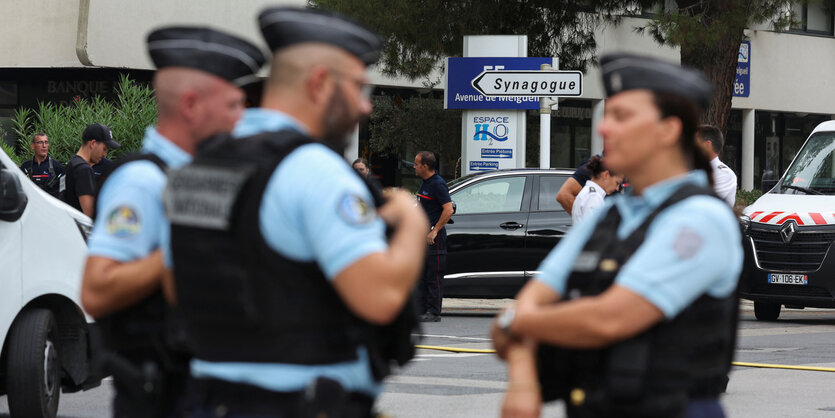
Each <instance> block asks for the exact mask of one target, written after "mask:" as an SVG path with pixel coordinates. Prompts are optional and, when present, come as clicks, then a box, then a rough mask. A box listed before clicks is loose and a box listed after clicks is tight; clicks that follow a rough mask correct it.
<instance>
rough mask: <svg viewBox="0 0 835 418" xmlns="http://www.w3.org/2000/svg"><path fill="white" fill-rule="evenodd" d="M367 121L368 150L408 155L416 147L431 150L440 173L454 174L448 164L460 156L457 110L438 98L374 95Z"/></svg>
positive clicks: (459, 125)
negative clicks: (438, 164)
mask: <svg viewBox="0 0 835 418" xmlns="http://www.w3.org/2000/svg"><path fill="white" fill-rule="evenodd" d="M371 122H372V123H371V124H370V134H371V140H370V141H369V148H370V149H371V151H372V152H374V153H378V154H382V155H388V154H396V155H402V156H403V158H411V157H414V156H415V154H416V153H417V152H418V151H422V150H429V151H433V152H435V153H436V154H437V155H438V157H439V158H440V164H441V169H443V170H445V172H444V174H453V175H454V174H458V173H453V172H452V171H453V170H452V168H454V167H457V166H458V164H457V163H458V158H459V157H460V156H461V111H458V110H444V104H443V100H442V99H436V98H433V97H431V96H414V97H409V98H406V99H404V98H402V97H400V96H389V95H381V96H376V97H374V112H373V113H372V114H371Z"/></svg>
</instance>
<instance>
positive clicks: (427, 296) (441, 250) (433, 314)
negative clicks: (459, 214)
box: [415, 151, 453, 322]
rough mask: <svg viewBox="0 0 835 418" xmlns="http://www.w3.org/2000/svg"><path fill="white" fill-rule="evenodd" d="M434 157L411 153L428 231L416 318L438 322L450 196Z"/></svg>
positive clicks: (450, 210) (439, 318)
mask: <svg viewBox="0 0 835 418" xmlns="http://www.w3.org/2000/svg"><path fill="white" fill-rule="evenodd" d="M437 170H438V160H437V159H436V158H435V154H433V153H431V152H429V151H421V152H419V153H418V154H417V155H416V156H415V175H417V176H418V177H420V178H421V180H423V181H422V182H421V183H420V188H419V189H418V192H417V197H418V201H419V202H420V206H421V207H422V208H423V211H424V212H426V216H427V217H428V218H429V225H430V228H431V229H430V231H429V234H427V235H426V245H427V248H426V262H425V263H424V266H423V276H421V279H420V282H419V283H418V295H419V297H420V307H421V308H423V310H422V312H423V315H421V317H420V320H421V321H423V322H439V321H440V320H441V301H442V299H443V297H444V295H443V284H442V283H441V281H442V280H443V278H444V272H445V271H446V229H445V228H444V227H445V226H446V224H447V222H449V218H450V217H451V216H452V212H453V210H452V198H450V197H449V187H447V184H446V181H444V179H443V178H441V176H440V175H438V173H437Z"/></svg>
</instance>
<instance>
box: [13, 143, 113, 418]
mask: <svg viewBox="0 0 835 418" xmlns="http://www.w3.org/2000/svg"><path fill="white" fill-rule="evenodd" d="M91 226H92V224H91V221H90V218H88V217H87V216H85V215H84V214H82V213H81V212H79V211H77V210H75V209H73V208H71V207H70V206H68V205H66V204H65V203H63V202H61V201H59V200H58V199H55V198H53V197H52V196H50V195H48V194H47V193H46V192H44V191H43V190H41V189H40V188H39V187H38V186H36V185H35V184H34V183H33V182H31V181H30V180H29V179H28V178H26V176H25V175H24V174H23V173H22V172H21V171H20V169H18V168H17V167H16V166H15V165H14V163H13V162H12V160H11V159H10V158H9V157H8V156H7V155H6V154H5V153H4V152H0V266H2V270H0V341H2V344H3V345H2V352H0V395H4V394H5V395H8V402H9V411H10V412H11V416H12V417H48V418H51V417H54V416H55V415H56V413H57V411H58V401H59V397H60V394H61V391H62V390H63V391H64V392H74V391H78V390H82V389H88V388H91V387H94V386H98V384H99V383H100V381H101V379H100V377H97V376H96V373H94V372H93V368H92V360H91V357H92V355H93V354H92V353H93V350H92V349H91V346H90V343H89V341H90V340H89V333H88V324H87V321H88V319H89V318H87V317H86V315H85V314H84V312H83V311H82V310H81V307H80V304H79V300H78V299H79V295H80V288H81V274H82V269H83V267H84V260H85V258H86V254H87V245H86V243H85V240H86V234H87V233H88V232H89V230H90V228H91Z"/></svg>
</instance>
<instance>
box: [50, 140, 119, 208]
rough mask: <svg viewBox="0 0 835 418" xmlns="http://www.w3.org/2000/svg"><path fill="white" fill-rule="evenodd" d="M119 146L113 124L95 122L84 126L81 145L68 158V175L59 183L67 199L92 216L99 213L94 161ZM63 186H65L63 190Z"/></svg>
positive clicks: (69, 202) (96, 161) (62, 193)
mask: <svg viewBox="0 0 835 418" xmlns="http://www.w3.org/2000/svg"><path fill="white" fill-rule="evenodd" d="M116 148H119V143H118V142H116V141H114V140H113V134H112V133H111V132H110V128H109V127H107V126H106V125H102V124H100V123H93V124H90V125H87V127H86V128H84V132H83V133H82V134H81V148H79V149H78V152H77V153H76V154H75V155H73V156H72V158H70V161H69V162H67V167H66V169H65V170H64V179H63V182H62V184H61V185H60V186H59V190H60V193H61V197H62V199H63V200H64V202H65V203H66V204H68V205H70V206H72V207H74V208H76V209H78V210H80V211H81V212H84V214H85V215H87V216H89V217H91V218H92V217H94V216H95V213H96V207H95V202H96V199H95V198H96V194H97V193H98V190H96V175H95V173H94V172H93V164H97V163H98V162H99V161H101V159H102V158H104V157H106V156H107V151H108V150H110V149H116ZM62 188H63V190H61V189H62Z"/></svg>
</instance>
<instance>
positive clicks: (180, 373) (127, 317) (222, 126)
mask: <svg viewBox="0 0 835 418" xmlns="http://www.w3.org/2000/svg"><path fill="white" fill-rule="evenodd" d="M148 53H149V55H150V57H151V60H152V61H153V63H154V65H155V66H156V67H157V68H158V69H159V71H157V72H156V74H155V76H154V89H155V91H156V99H157V103H158V104H159V106H158V111H159V119H158V125H157V126H156V127H149V128H147V129H146V131H145V137H144V138H143V140H142V150H141V154H139V155H134V156H126V157H123V158H121V159H120V160H119V161H118V162H117V163H118V166H117V167H116V168H115V170H114V171H113V173H112V174H111V175H110V177H109V178H108V179H107V180H106V181H105V182H104V185H103V187H102V190H101V193H100V194H99V197H98V217H97V219H96V222H95V227H94V229H93V233H92V235H91V236H90V239H89V250H90V258H89V259H88V261H87V266H88V267H89V268H88V269H87V270H86V271H85V275H84V282H83V285H82V294H83V295H85V297H82V299H83V303H84V308H85V310H86V311H87V312H88V313H89V314H90V315H91V316H93V317H95V318H96V322H97V323H98V324H100V325H101V327H102V329H103V334H104V340H105V341H106V342H107V344H106V349H107V350H108V354H109V356H108V358H109V359H113V363H112V364H118V365H119V366H118V367H113V369H114V370H113V373H112V374H113V381H114V388H115V390H116V396H115V399H114V401H113V411H114V412H113V416H118V417H128V418H130V417H167V416H175V415H177V416H178V415H179V414H176V413H175V412H174V408H175V406H176V405H178V404H180V403H181V398H182V394H183V392H184V390H185V378H186V376H187V374H188V373H187V370H188V356H187V355H186V354H184V353H182V352H180V351H179V350H178V349H177V348H178V347H172V346H171V345H169V341H162V337H161V336H162V335H164V334H165V332H163V326H164V324H165V320H164V318H165V317H168V310H167V309H168V308H167V304H166V303H165V301H164V300H163V297H162V294H161V291H160V289H161V278H160V276H161V274H159V273H155V272H158V271H161V270H162V265H160V264H161V261H160V258H161V257H160V251H159V250H160V248H161V247H162V241H163V237H165V236H166V234H167V231H168V220H167V218H166V215H165V213H164V211H163V207H162V192H163V189H164V187H165V184H166V181H167V180H166V173H165V169H166V168H171V169H174V168H178V167H181V166H183V165H185V164H187V163H188V162H190V161H191V158H192V157H191V153H192V152H193V150H194V149H195V147H196V144H197V143H198V142H200V141H201V140H203V139H205V138H206V137H207V136H210V135H213V134H215V133H219V132H229V131H231V130H232V128H233V127H234V124H235V122H236V121H237V119H238V118H239V116H240V112H241V111H242V107H243V98H244V92H243V91H242V90H241V89H240V87H238V85H239V84H241V83H243V82H244V81H246V80H248V79H252V78H254V76H255V73H256V72H257V71H258V70H259V68H260V67H261V65H262V64H263V63H264V56H263V54H262V53H261V51H260V49H259V48H258V47H256V46H255V45H253V44H252V43H250V42H247V41H245V40H243V39H241V38H238V37H236V36H233V35H229V34H226V33H222V32H220V31H217V30H214V29H210V28H205V27H166V28H160V29H157V30H155V31H153V32H151V34H150V35H149V36H148ZM204 92H208V94H204ZM184 97H188V98H189V100H188V101H186V100H182V99H183V98H184ZM186 103H197V104H199V105H198V106H191V107H186V106H188V105H187V104H186ZM186 112H188V117H184V115H185V114H186ZM105 129H106V128H105V127H95V128H92V130H91V132H92V133H91V135H95V137H96V139H101V138H107V139H109V138H110V137H109V130H107V131H105ZM96 132H98V133H96ZM101 132H107V133H108V134H102V133H101ZM85 135H87V134H86V133H85ZM111 141H112V140H111ZM108 145H110V144H109V143H108ZM110 146H111V147H112V145H110ZM136 265H141V266H143V267H142V268H141V269H136V268H135V267H133V266H136ZM111 267H112V268H113V269H114V270H118V271H128V273H124V274H121V273H120V275H119V276H118V277H119V279H118V282H119V283H118V286H119V288H120V289H123V291H124V293H114V292H106V291H102V290H101V289H105V290H106V289H110V287H109V284H110V283H112V282H113V281H112V280H109V279H108V278H109V277H110V276H108V275H105V274H104V271H105V270H106V269H109V268H111ZM131 268H134V270H131ZM139 270H141V271H142V272H143V273H133V274H131V273H130V271H133V272H136V271H139ZM108 271H109V270H108ZM143 274H144V276H143ZM124 295H131V299H130V300H131V301H133V302H131V303H127V299H128V298H126V297H125V296H124ZM207 309H212V308H211V307H208V308H207ZM117 360H118V361H117ZM151 370H153V371H154V372H153V373H152V372H150V371H151ZM149 381H153V382H155V384H158V386H154V390H153V391H149V392H148V393H143V395H142V396H134V394H133V393H134V391H135V390H136V389H141V388H143V387H144V386H143V385H147V384H148V383H147V382H149ZM160 388H163V389H160Z"/></svg>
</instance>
